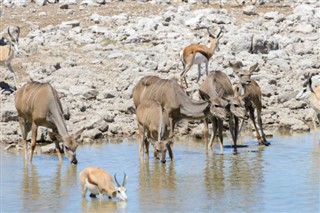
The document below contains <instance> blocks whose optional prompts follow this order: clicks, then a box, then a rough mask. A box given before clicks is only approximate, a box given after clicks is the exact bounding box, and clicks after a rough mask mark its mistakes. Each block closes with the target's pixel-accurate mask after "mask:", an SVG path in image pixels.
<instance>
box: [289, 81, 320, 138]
mask: <svg viewBox="0 0 320 213" xmlns="http://www.w3.org/2000/svg"><path fill="white" fill-rule="evenodd" d="M312 77H313V75H310V76H309V77H308V80H307V81H306V82H305V83H304V84H303V87H304V88H303V90H302V91H300V92H299V93H298V94H297V95H296V97H295V98H296V100H305V99H307V100H308V102H309V104H310V106H311V107H312V109H313V110H314V114H313V118H312V121H313V128H314V131H315V133H316V132H317V124H316V118H318V120H319V121H320V86H317V87H316V88H315V89H313V88H312Z"/></svg>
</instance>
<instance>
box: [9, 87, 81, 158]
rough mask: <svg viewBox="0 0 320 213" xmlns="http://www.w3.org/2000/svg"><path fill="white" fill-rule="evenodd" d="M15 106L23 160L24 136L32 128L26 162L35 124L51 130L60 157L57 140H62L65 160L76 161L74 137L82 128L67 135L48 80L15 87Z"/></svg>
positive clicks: (59, 108)
mask: <svg viewBox="0 0 320 213" xmlns="http://www.w3.org/2000/svg"><path fill="white" fill-rule="evenodd" d="M15 107H16V109H17V111H18V119H19V125H20V129H21V133H22V144H23V149H24V156H25V159H27V136H28V133H29V132H30V131H32V136H31V153H30V162H32V157H33V152H34V149H35V147H36V138H37V131H38V126H44V127H47V128H50V129H52V130H53V135H54V136H55V137H56V139H57V140H55V145H56V151H57V155H58V157H59V161H60V162H61V161H62V158H61V152H62V150H61V148H60V145H59V141H63V149H64V153H66V155H67V157H68V159H69V161H70V162H71V163H73V164H76V163H77V162H78V161H77V158H76V149H77V146H78V144H77V142H76V139H77V138H78V137H79V136H80V135H81V133H82V131H84V129H81V130H79V131H78V132H77V133H75V134H72V135H69V133H68V130H67V126H66V123H65V121H64V118H63V111H62V106H61V102H60V99H59V96H58V93H57V91H56V90H55V89H54V88H53V87H52V85H51V84H49V83H38V82H29V83H26V84H25V85H24V86H23V87H21V88H20V89H18V90H17V93H16V96H15Z"/></svg>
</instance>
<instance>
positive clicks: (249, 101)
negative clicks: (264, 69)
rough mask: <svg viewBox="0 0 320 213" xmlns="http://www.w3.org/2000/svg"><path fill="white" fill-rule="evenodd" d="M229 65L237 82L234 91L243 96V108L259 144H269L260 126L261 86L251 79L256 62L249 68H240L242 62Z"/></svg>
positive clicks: (256, 65)
mask: <svg viewBox="0 0 320 213" xmlns="http://www.w3.org/2000/svg"><path fill="white" fill-rule="evenodd" d="M229 65H230V66H231V67H232V68H233V72H234V73H235V75H236V77H237V78H238V80H239V82H238V83H237V85H235V87H234V91H235V92H237V93H238V94H239V95H243V96H244V102H245V108H246V110H247V111H248V113H249V116H250V119H251V120H252V123H253V125H254V128H255V131H256V137H257V140H258V142H259V144H263V145H265V146H268V145H270V143H269V142H267V140H266V137H265V134H264V131H263V128H262V119H261V110H262V101H261V99H262V98H261V96H262V94H261V88H260V86H259V84H258V83H257V82H256V81H255V80H253V79H251V75H252V73H253V72H256V71H257V67H258V63H255V64H254V65H252V66H251V67H250V68H249V70H240V68H241V67H242V63H241V62H238V63H231V62H229ZM255 110H256V111H257V119H258V125H259V128H260V131H261V135H260V133H259V131H258V128H257V125H256V121H255ZM242 125H243V120H242V122H241V125H240V129H241V128H242Z"/></svg>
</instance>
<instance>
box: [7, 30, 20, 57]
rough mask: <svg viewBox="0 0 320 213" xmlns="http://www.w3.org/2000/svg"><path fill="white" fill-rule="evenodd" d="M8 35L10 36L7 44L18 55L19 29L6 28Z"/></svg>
mask: <svg viewBox="0 0 320 213" xmlns="http://www.w3.org/2000/svg"><path fill="white" fill-rule="evenodd" d="M8 35H9V36H10V41H9V43H10V44H11V47H12V48H13V49H14V50H15V52H16V53H19V47H18V43H19V35H20V27H8Z"/></svg>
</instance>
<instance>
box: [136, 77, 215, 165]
mask: <svg viewBox="0 0 320 213" xmlns="http://www.w3.org/2000/svg"><path fill="white" fill-rule="evenodd" d="M132 98H133V102H134V105H135V107H136V108H137V107H138V106H139V104H140V103H141V102H142V101H143V100H147V99H150V100H155V101H158V102H159V103H160V104H161V106H162V107H163V109H164V110H165V111H166V112H167V113H168V115H169V121H170V133H169V138H172V137H173V133H174V126H175V124H176V123H177V122H179V121H180V120H182V119H203V118H205V117H206V116H208V115H209V113H210V108H211V103H210V102H208V101H195V100H193V99H191V98H190V97H189V96H188V95H187V94H186V93H185V92H184V90H183V89H182V88H181V86H180V85H179V84H178V83H177V82H176V81H175V80H169V79H161V78H159V77H156V76H146V77H143V78H142V79H141V80H140V81H139V82H138V83H137V84H136V85H135V87H134V88H133V90H132ZM172 145H173V143H170V146H171V148H170V150H168V151H169V156H170V158H171V159H172V160H173V154H172V153H170V151H171V152H172Z"/></svg>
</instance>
